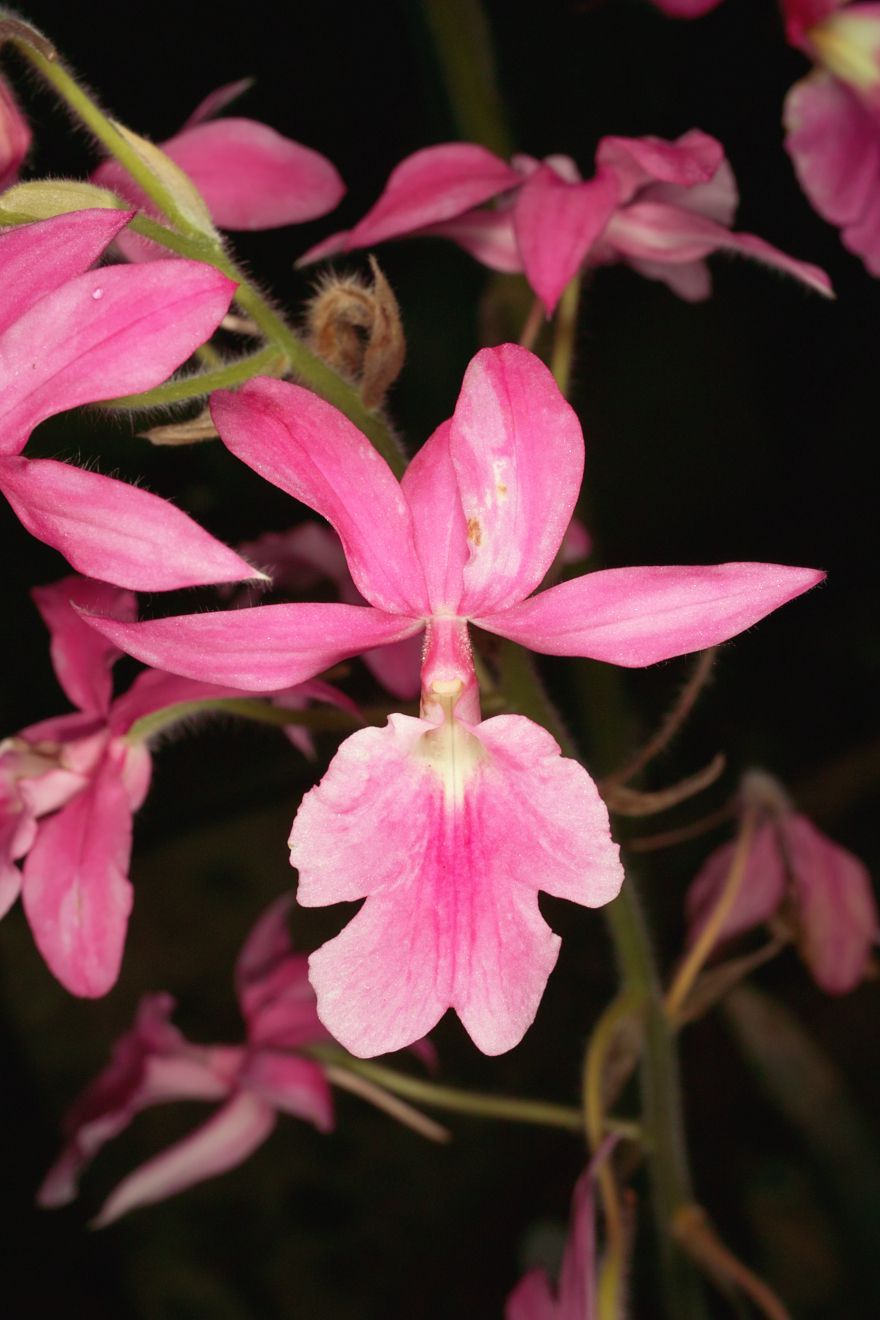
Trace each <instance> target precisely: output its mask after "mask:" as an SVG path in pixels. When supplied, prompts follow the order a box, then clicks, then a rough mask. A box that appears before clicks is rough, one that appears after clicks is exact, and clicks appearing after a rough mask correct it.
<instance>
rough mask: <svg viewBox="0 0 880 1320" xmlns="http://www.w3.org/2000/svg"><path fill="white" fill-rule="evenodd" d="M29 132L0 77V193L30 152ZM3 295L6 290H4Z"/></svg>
mask: <svg viewBox="0 0 880 1320" xmlns="http://www.w3.org/2000/svg"><path fill="white" fill-rule="evenodd" d="M31 136H32V135H31V130H30V125H29V124H28V121H27V120H26V119H25V117H24V115H23V114H22V112H21V110H20V109H19V106H18V102H17V101H16V99H15V97H14V96H13V94H12V89H11V88H10V86H9V84H8V83H7V81H6V79H5V78H3V77H2V76H0V191H2V190H3V189H5V188H8V187H9V186H10V184H13V183H15V181H16V179H17V178H18V171H19V168H20V167H21V164H22V161H23V160H24V158H25V156H26V155H27V154H28V152H29V151H30V146H31ZM3 292H4V295H5V293H6V290H5V289H4V291H3Z"/></svg>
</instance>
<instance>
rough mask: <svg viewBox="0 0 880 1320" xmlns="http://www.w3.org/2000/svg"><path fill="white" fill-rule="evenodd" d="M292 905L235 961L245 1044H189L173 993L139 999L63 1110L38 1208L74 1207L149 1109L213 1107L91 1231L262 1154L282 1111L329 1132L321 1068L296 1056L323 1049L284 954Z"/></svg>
mask: <svg viewBox="0 0 880 1320" xmlns="http://www.w3.org/2000/svg"><path fill="white" fill-rule="evenodd" d="M290 902H291V900H290V899H288V898H287V897H285V898H282V899H280V900H278V901H277V902H275V903H273V904H272V906H271V907H270V908H269V909H268V910H267V911H266V912H264V913H263V915H262V917H261V918H260V920H259V921H258V922H257V924H256V926H255V927H254V929H253V930H252V932H251V934H250V935H249V936H248V939H247V941H246V943H245V945H244V948H243V949H242V951H241V954H240V955H239V958H238V961H237V963H236V968H235V985H236V992H237V995H238V1002H239V1007H240V1009H241V1013H242V1016H243V1018H244V1020H245V1025H246V1028H247V1039H246V1042H245V1044H243V1045H240V1046H232V1045H229V1046H227V1045H220V1046H201V1045H192V1044H190V1042H189V1041H187V1040H186V1038H185V1037H184V1036H183V1035H182V1034H181V1033H180V1032H179V1031H178V1030H177V1028H176V1027H174V1026H172V1024H171V1022H170V1021H169V1018H170V1016H171V1013H172V1012H173V1009H174V1000H173V999H172V998H171V996H170V995H164V994H161V995H148V996H146V998H144V999H143V1000H142V1001H141V1004H140V1007H139V1009H138V1013H137V1018H136V1020H135V1024H134V1027H133V1028H132V1030H131V1031H130V1032H129V1033H128V1034H127V1035H125V1036H123V1037H122V1039H121V1040H120V1041H119V1042H118V1043H117V1045H116V1048H115V1050H114V1052H113V1058H112V1060H111V1062H110V1064H109V1066H108V1067H107V1068H106V1069H105V1070H104V1072H103V1073H101V1074H100V1075H99V1076H98V1077H97V1078H96V1079H95V1081H94V1082H93V1083H92V1084H91V1086H89V1087H88V1088H87V1090H86V1091H85V1092H84V1093H83V1094H82V1095H81V1096H80V1098H79V1100H78V1101H77V1102H76V1103H75V1104H74V1106H73V1107H72V1109H71V1111H70V1113H69V1115H68V1118H67V1121H66V1123H65V1128H66V1131H67V1137H68V1140H67V1144H66V1146H65V1148H64V1149H63V1151H62V1152H61V1155H60V1156H59V1158H58V1160H57V1161H56V1163H55V1164H54V1165H53V1167H52V1168H51V1169H50V1171H49V1173H48V1174H47V1175H46V1178H45V1180H44V1182H43V1185H42V1187H41V1188H40V1191H39V1194H38V1200H39V1202H40V1204H41V1205H43V1206H46V1207H50V1206H60V1205H64V1204H66V1203H67V1202H68V1201H71V1200H73V1198H74V1197H75V1196H76V1193H77V1188H78V1183H79V1178H80V1176H81V1174H82V1172H83V1170H84V1169H85V1168H86V1166H87V1165H88V1164H89V1163H90V1162H91V1161H92V1159H93V1158H94V1157H95V1155H96V1154H97V1153H98V1151H99V1150H100V1148H101V1147H102V1146H103V1145H104V1143H105V1142H107V1141H109V1140H110V1139H111V1138H112V1137H115V1136H118V1135H119V1133H120V1132H122V1131H123V1130H124V1129H125V1128H126V1127H127V1126H128V1124H129V1123H130V1122H131V1120H132V1119H133V1118H134V1117H135V1115H136V1114H137V1113H139V1112H140V1111H141V1110H142V1109H146V1108H148V1107H149V1106H151V1105H156V1104H164V1103H165V1102H167V1101H171V1100H210V1101H219V1102H221V1105H220V1108H219V1109H218V1110H217V1112H216V1113H215V1114H214V1115H213V1117H212V1118H210V1119H209V1120H208V1122H207V1123H205V1124H203V1125H202V1126H201V1127H200V1128H197V1129H196V1131H195V1132H194V1133H192V1134H191V1135H190V1136H188V1137H185V1138H184V1139H183V1140H182V1141H179V1142H177V1143H176V1144H175V1145H174V1146H172V1147H170V1148H169V1149H168V1150H166V1151H164V1152H163V1153H162V1154H161V1155H159V1156H157V1157H156V1158H155V1159H152V1160H150V1161H148V1162H147V1163H146V1164H144V1165H142V1166H141V1168H139V1169H137V1170H135V1172H134V1173H132V1174H130V1175H129V1176H128V1177H127V1178H125V1179H124V1180H123V1181H122V1182H121V1183H120V1185H119V1186H118V1187H117V1188H116V1190H115V1191H114V1192H113V1193H112V1194H111V1196H110V1197H109V1198H108V1200H107V1201H106V1202H105V1204H104V1206H103V1208H102V1210H101V1212H100V1214H99V1216H98V1218H97V1221H96V1223H97V1225H99V1226H103V1225H106V1224H110V1223H112V1222H113V1220H115V1219H118V1218H119V1217H120V1216H121V1215H124V1214H126V1213H127V1212H128V1211H129V1210H133V1209H134V1208H135V1207H136V1206H139V1205H149V1204H151V1203H152V1202H154V1201H159V1200H162V1199H164V1198H165V1197H167V1196H173V1195H175V1193H177V1192H181V1191H183V1190H184V1189H185V1188H187V1187H191V1186H192V1185H193V1184H194V1183H197V1182H201V1181H202V1180H203V1179H205V1178H212V1177H216V1176H217V1175H218V1174H220V1173H224V1172H226V1170H227V1169H231V1168H234V1167H235V1165H237V1164H240V1163H241V1162H242V1161H243V1160H245V1159H247V1157H248V1155H250V1154H251V1153H252V1152H253V1151H254V1150H256V1148H257V1147H258V1146H260V1145H262V1143H263V1142H264V1141H265V1140H266V1138H267V1137H268V1136H269V1134H270V1132H271V1131H272V1129H273V1128H274V1126H275V1122H276V1119H277V1115H278V1114H279V1113H288V1114H293V1115H294V1116H295V1117H296V1118H303V1119H305V1120H306V1121H307V1122H309V1123H313V1124H314V1126H315V1127H316V1128H318V1130H319V1131H321V1132H329V1131H330V1130H331V1128H332V1127H333V1102H332V1099H331V1096H330V1087H329V1084H328V1082H327V1079H326V1076H325V1074H324V1069H323V1068H322V1067H321V1065H320V1064H318V1063H316V1062H314V1061H313V1060H311V1059H308V1058H304V1057H302V1056H301V1055H299V1054H298V1052H297V1051H298V1050H299V1048H300V1047H301V1046H303V1045H309V1044H312V1043H314V1042H316V1041H322V1040H326V1039H327V1032H326V1031H325V1030H324V1028H323V1027H322V1026H321V1024H320V1022H319V1021H318V1018H317V1015H316V1013H315V997H314V994H313V993H312V991H311V988H310V986H309V983H308V980H307V977H306V959H305V956H304V955H302V954H295V953H294V952H293V950H292V947H291V944H290V939H289V936H288V934H287V913H288V909H289V907H290Z"/></svg>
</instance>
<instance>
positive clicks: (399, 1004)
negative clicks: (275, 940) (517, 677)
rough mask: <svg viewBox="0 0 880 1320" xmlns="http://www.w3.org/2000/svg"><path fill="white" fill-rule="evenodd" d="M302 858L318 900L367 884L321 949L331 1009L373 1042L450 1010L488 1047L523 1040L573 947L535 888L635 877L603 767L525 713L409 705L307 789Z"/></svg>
mask: <svg viewBox="0 0 880 1320" xmlns="http://www.w3.org/2000/svg"><path fill="white" fill-rule="evenodd" d="M574 821H576V822H577V828H576V829H572V822H574ZM380 836H381V837H380ZM548 839H552V840H553V841H554V845H553V849H552V852H551V851H549V850H548V846H547V840H548ZM487 858H491V859H492V862H491V866H487V862H486V859H487ZM291 861H292V862H293V864H294V865H295V866H298V867H299V870H300V884H299V891H298V899H299V901H300V902H301V903H303V904H304V905H306V906H320V905H323V904H325V903H333V902H340V901H350V900H352V899H356V898H361V897H364V896H367V902H366V904H365V905H364V907H363V908H362V909H361V911H360V912H359V913H358V914H357V916H356V917H355V918H354V920H353V921H352V922H351V923H350V924H349V925H348V926H347V927H346V929H345V930H344V931H343V932H342V934H341V935H339V936H337V937H336V939H334V940H331V942H330V943H329V944H326V945H324V947H323V948H321V949H319V950H318V952H317V953H314V954H313V955H312V957H311V959H310V969H311V980H312V984H313V985H314V986H315V989H316V991H317V994H318V1012H319V1015H320V1017H321V1020H322V1022H323V1023H324V1025H325V1026H326V1027H327V1028H328V1030H329V1031H330V1032H331V1033H332V1034H333V1035H334V1036H335V1037H336V1039H337V1040H339V1041H341V1043H342V1044H343V1045H345V1047H346V1048H347V1049H349V1050H351V1052H352V1053H353V1054H356V1055H359V1056H368V1055H373V1054H381V1053H385V1052H387V1051H390V1050H395V1049H400V1048H401V1047H403V1046H405V1045H408V1044H411V1043H412V1042H413V1041H415V1040H417V1039H418V1038H419V1037H420V1036H423V1035H425V1034H426V1033H427V1032H428V1031H429V1030H430V1029H431V1028H432V1027H433V1026H434V1025H435V1023H436V1022H437V1021H438V1019H439V1018H440V1017H441V1016H442V1014H443V1013H444V1012H445V1010H446V1009H447V1008H448V1007H453V1008H455V1010H456V1012H457V1013H458V1014H459V1016H460V1017H461V1019H462V1021H463V1023H464V1025H465V1027H466V1028H467V1030H468V1032H469V1034H470V1035H471V1037H472V1038H473V1039H474V1041H475V1042H476V1044H477V1046H478V1047H479V1048H480V1049H481V1050H483V1051H484V1052H485V1053H487V1054H500V1053H502V1052H504V1051H505V1050H509V1049H511V1048H512V1047H513V1046H514V1045H516V1044H517V1043H518V1041H519V1040H520V1039H521V1038H522V1036H523V1034H524V1033H525V1031H526V1030H527V1028H528V1026H529V1025H530V1023H531V1021H532V1019H533V1018H534V1016H535V1013H536V1011H537V1007H538V1003H539V1001H540V998H541V995H542V993H543V990H544V986H545V983H546V981H547V977H548V976H549V974H550V971H551V970H552V967H553V965H554V963H555V961H556V956H557V952H558V948H559V939H558V937H557V936H556V935H554V934H553V933H552V932H551V931H550V930H549V928H548V927H547V926H546V925H545V923H544V921H543V919H542V917H541V915H540V913H539V911H538V905H537V890H538V889H539V888H540V889H543V890H544V891H545V892H547V893H552V894H555V895H556V896H558V897H563V898H567V899H570V900H572V901H574V902H577V903H580V904H582V905H585V906H588V907H595V906H599V905H600V904H602V903H606V902H608V901H609V900H610V899H611V898H613V897H614V896H615V894H616V893H617V892H618V890H619V888H620V884H621V881H622V878H623V873H622V870H621V868H620V863H619V861H618V856H617V848H616V846H615V845H614V844H613V843H612V842H611V839H610V835H609V830H608V817H607V812H606V811H605V807H604V806H603V804H602V802H601V799H600V798H599V796H598V793H597V791H596V789H595V786H594V785H593V784H592V781H591V780H590V779H589V777H588V775H587V774H586V772H585V771H584V770H583V769H582V768H581V767H580V766H579V765H577V763H576V762H574V761H569V760H565V759H562V758H561V757H560V756H559V748H558V747H557V745H556V743H555V742H554V741H553V739H552V738H551V737H550V735H549V734H548V733H546V732H545V730H543V729H541V728H539V727H538V726H537V725H534V724H532V723H531V722H530V721H528V720H525V719H522V718H521V717H519V716H500V717H498V718H496V719H493V720H489V721H487V722H485V723H483V724H479V725H477V726H476V727H474V728H469V727H468V726H466V725H463V724H459V723H458V722H457V721H452V722H450V723H444V724H443V725H442V726H440V727H437V726H435V725H433V724H431V723H429V722H428V721H425V720H416V719H411V718H409V717H407V716H403V715H393V716H391V719H390V721H389V724H388V725H387V726H386V728H384V729H365V730H363V731H362V732H359V733H356V734H354V735H353V736H352V737H351V738H349V739H348V740H347V741H346V742H345V743H343V745H342V747H341V748H340V750H339V752H338V753H337V755H336V758H335V760H334V761H333V763H332V765H331V767H330V769H329V770H328V772H327V774H326V775H325V777H324V779H323V780H322V781H321V783H320V785H319V786H318V787H317V788H315V789H312V791H311V792H310V793H308V794H307V795H306V797H305V798H304V800H303V804H302V806H301V807H300V810H299V813H298V815H297V818H296V821H295V822H294V826H293V832H292V834H291ZM501 932H503V937H502V935H501Z"/></svg>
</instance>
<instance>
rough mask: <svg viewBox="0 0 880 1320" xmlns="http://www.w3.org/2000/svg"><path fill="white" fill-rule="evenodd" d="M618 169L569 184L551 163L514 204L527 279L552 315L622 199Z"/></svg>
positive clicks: (529, 181) (535, 175)
mask: <svg viewBox="0 0 880 1320" xmlns="http://www.w3.org/2000/svg"><path fill="white" fill-rule="evenodd" d="M618 197H619V187H618V184H617V180H616V178H615V177H614V175H613V174H611V173H610V172H609V173H605V174H600V175H599V176H598V177H597V178H595V179H590V180H589V182H588V183H567V182H566V181H565V180H564V179H561V178H560V177H559V175H558V174H557V173H556V171H555V170H553V169H551V168H550V166H549V165H540V166H539V167H538V169H537V170H535V171H534V173H533V174H531V175H530V176H529V178H528V179H527V180H526V181H525V183H524V184H523V185H522V188H521V189H520V191H519V193H518V195H517V198H516V203H515V205H514V225H515V228H516V237H517V242H518V244H519V251H520V256H521V257H522V264H523V270H524V271H525V274H526V278H527V279H528V281H529V284H531V286H532V288H533V289H534V290H535V293H537V295H538V297H539V298H540V299H541V301H542V303H543V304H544V308H545V310H546V312H547V315H548V316H550V315H552V313H553V311H554V310H555V308H556V304H557V302H558V301H559V298H560V296H561V294H562V291H563V290H564V289H565V287H566V285H567V284H568V283H569V281H570V280H571V279H573V278H574V276H575V275H576V274H577V273H578V271H579V270H580V268H581V264H582V263H583V261H584V259H585V258H586V256H587V254H588V253H589V251H590V248H591V247H592V246H593V244H594V243H595V242H596V240H597V239H598V238H599V236H600V235H601V234H602V231H603V230H604V228H605V226H606V225H607V223H608V221H609V220H610V219H611V216H612V215H613V214H614V210H615V207H616V206H617V203H618Z"/></svg>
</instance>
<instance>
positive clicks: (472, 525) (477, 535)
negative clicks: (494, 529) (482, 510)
mask: <svg viewBox="0 0 880 1320" xmlns="http://www.w3.org/2000/svg"><path fill="white" fill-rule="evenodd" d="M467 539H468V540H469V541H470V542H472V544H473V545H480V543H481V542H482V540H483V528H482V527H481V525H480V520H479V518H468V523H467Z"/></svg>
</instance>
